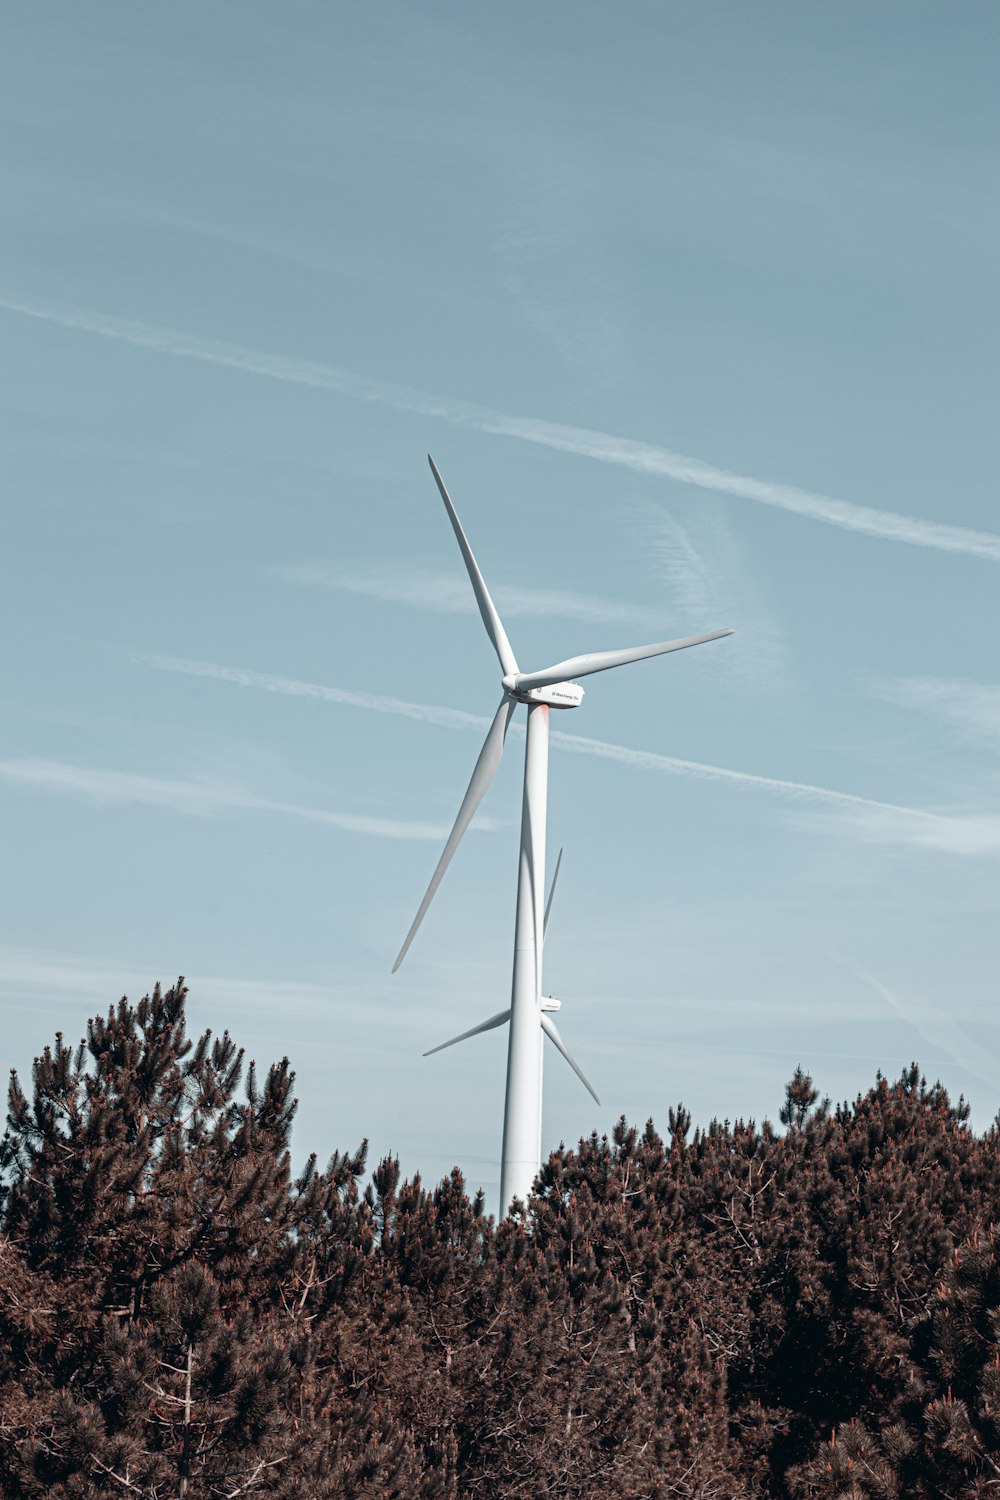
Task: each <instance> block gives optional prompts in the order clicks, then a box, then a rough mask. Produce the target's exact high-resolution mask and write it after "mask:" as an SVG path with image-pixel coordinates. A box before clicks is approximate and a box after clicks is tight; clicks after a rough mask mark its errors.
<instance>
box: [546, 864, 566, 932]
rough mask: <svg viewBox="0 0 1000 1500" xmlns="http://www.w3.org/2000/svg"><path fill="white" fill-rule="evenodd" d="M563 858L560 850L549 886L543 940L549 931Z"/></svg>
mask: <svg viewBox="0 0 1000 1500" xmlns="http://www.w3.org/2000/svg"><path fill="white" fill-rule="evenodd" d="M562 856H563V852H562V850H561V849H560V850H559V858H558V859H557V860H556V867H555V870H554V871H553V873H552V884H551V885H550V886H549V899H548V900H547V901H546V903H545V916H544V918H543V919H542V937H543V938H544V937H545V934H546V933H547V932H548V930H549V912H550V911H551V910H552V897H553V896H554V895H555V893H556V881H557V880H558V879H559V866H560V865H561V864H562Z"/></svg>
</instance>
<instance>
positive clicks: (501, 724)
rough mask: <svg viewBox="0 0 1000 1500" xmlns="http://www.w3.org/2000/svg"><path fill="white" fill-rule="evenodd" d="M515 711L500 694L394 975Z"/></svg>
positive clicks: (478, 798) (473, 808) (488, 775)
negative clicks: (498, 704)
mask: <svg viewBox="0 0 1000 1500" xmlns="http://www.w3.org/2000/svg"><path fill="white" fill-rule="evenodd" d="M516 707H517V700H516V699H514V698H511V697H510V696H509V695H508V694H507V693H504V695H503V697H502V698H501V700H500V707H499V708H498V709H497V711H496V716H495V717H494V720H493V723H492V724H491V725H490V727H489V730H488V732H487V735H486V739H485V741H484V742H483V748H482V749H481V750H480V752H479V759H478V760H477V761H476V768H475V770H474V771H473V773H472V780H471V781H470V782H469V788H468V791H467V792H466V794H465V797H464V798H463V800H462V805H461V807H460V808H459V809H458V817H457V818H456V819H455V826H454V828H453V829H452V830H451V833H450V834H449V835H448V842H447V843H446V844H445V846H444V853H443V854H442V855H441V858H440V859H439V860H438V864H437V869H436V870H435V871H434V874H433V875H432V876H431V883H430V885H429V886H428V887H427V894H426V895H425V896H424V899H423V901H421V903H420V910H419V911H418V912H417V915H416V916H415V917H414V919H413V926H412V927H411V928H410V930H409V932H408V933H407V934H406V942H405V943H404V944H403V946H402V948H400V950H399V957H398V958H397V959H396V962H395V963H394V964H393V966H392V972H393V973H394V974H395V972H396V970H397V969H398V968H399V966H400V964H401V963H402V962H403V959H404V958H405V957H406V950H407V948H409V946H410V944H411V943H412V942H413V939H414V937H415V936H416V932H417V928H418V927H419V926H420V924H421V922H422V921H423V920H424V913H425V912H426V910H427V908H428V907H429V906H430V904H431V900H432V899H433V896H434V892H435V891H436V890H437V888H438V886H439V885H440V884H441V880H442V877H443V876H444V872H445V870H447V868H448V866H449V864H450V863H451V857H452V855H453V854H454V852H455V850H456V849H457V848H458V846H459V844H460V842H461V839H462V834H463V833H464V832H465V830H466V829H467V828H468V826H469V824H470V823H471V822H472V819H473V817H474V815H475V811H476V808H477V807H478V806H479V804H480V802H482V800H483V797H484V796H485V795H486V789H487V787H488V786H489V784H490V782H491V781H492V780H493V778H494V776H495V775H496V770H497V766H498V765H499V764H500V757H501V755H502V754H503V742H504V739H505V738H506V735H507V726H508V725H509V723H510V717H511V714H512V713H513V712H514V709H515V708H516Z"/></svg>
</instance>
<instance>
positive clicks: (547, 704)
mask: <svg viewBox="0 0 1000 1500" xmlns="http://www.w3.org/2000/svg"><path fill="white" fill-rule="evenodd" d="M427 461H428V463H429V464H430V466H431V472H432V474H433V475H434V479H435V481H436V483H437V487H438V489H439V490H440V492H441V499H442V500H443V501H444V506H445V510H446V511H447V512H448V519H449V520H450V521H451V524H452V528H453V530H454V532H455V537H456V539H457V541H458V545H459V548H460V549H461V553H462V557H463V558H464V560H465V566H466V569H467V571H468V574H469V579H470V581H471V583H472V588H473V592H474V593H475V596H476V602H477V604H478V605H479V613H480V614H481V615H482V618H483V624H484V625H485V627H486V634H487V635H488V636H489V638H490V640H491V642H492V644H493V649H494V651H495V652H496V654H497V657H498V658H499V661H500V668H501V671H502V673H503V676H502V678H501V686H502V688H503V696H502V698H501V699H500V707H499V708H498V709H497V711H496V715H495V717H494V719H493V723H492V724H491V725H490V727H489V730H488V731H487V734H486V740H485V742H484V744H483V748H482V750H481V751H480V752H479V759H478V760H477V761H476V765H475V769H474V770H473V772H472V780H471V781H470V782H469V786H468V790H467V791H466V793H465V797H464V798H463V800H462V805H461V807H460V808H459V810H458V816H457V818H456V819H455V826H454V827H453V828H452V830H451V833H450V834H449V836H448V842H447V843H446V844H445V846H444V853H443V854H442V855H441V858H440V859H439V860H438V864H437V869H436V870H435V871H434V874H433V875H432V876H431V882H430V885H429V886H428V887H427V892H426V895H425V896H424V899H423V901H422V902H421V903H420V909H419V911H418V912H417V915H416V916H415V917H414V919H413V924H412V926H411V927H410V930H409V932H408V933H407V934H406V941H405V942H404V943H403V946H402V948H401V949H400V950H399V956H398V958H397V959H396V962H395V963H394V964H393V966H392V972H393V973H394V974H395V972H396V970H397V969H398V968H399V966H400V964H401V963H402V962H403V959H404V958H405V957H406V953H407V950H408V949H409V946H410V944H411V943H412V942H413V939H414V937H415V936H416V932H417V929H418V927H419V926H420V924H421V922H422V921H423V919H424V916H425V914H426V912H427V908H428V907H429V906H430V904H431V901H432V900H433V898H434V893H435V891H436V890H437V888H438V886H439V885H440V884H441V881H442V878H443V876H444V872H445V871H446V870H447V868H448V866H449V864H450V863H451V860H452V856H453V855H454V853H455V850H456V849H457V848H458V845H459V843H460V842H461V839H462V835H463V834H464V833H465V830H466V829H467V828H468V826H469V824H470V823H471V822H472V819H473V817H474V815H475V812H476V809H477V808H478V806H479V804H480V802H481V801H482V800H483V797H484V796H485V794H486V791H487V789H488V787H489V785H490V782H491V781H492V780H493V777H494V776H495V775H496V771H497V767H498V766H499V764H500V757H501V755H502V754H503V747H504V741H505V739H506V737H507V730H508V728H509V727H510V721H511V719H512V717H513V715H514V710H515V709H516V708H517V705H518V704H519V703H523V704H525V705H526V707H527V710H528V725H527V741H526V746H525V754H524V794H523V799H522V803H521V849H520V856H519V863H518V877H517V908H516V915H515V919H514V974H513V981H512V985H511V1001H510V1008H509V1010H505V1011H500V1012H499V1013H498V1014H497V1015H495V1016H491V1017H490V1018H489V1020H487V1021H484V1022H482V1023H481V1024H480V1025H479V1026H474V1027H472V1028H471V1030H469V1031H464V1032H462V1034H461V1035H460V1036H457V1037H452V1039H451V1040H450V1041H448V1042H445V1043H443V1046H445V1047H450V1046H452V1045H453V1044H454V1043H455V1042H461V1041H464V1040H465V1039H466V1037H470V1036H475V1035H477V1033H479V1032H481V1031H490V1030H492V1029H493V1028H494V1027H498V1026H502V1025H504V1024H505V1023H509V1025H510V1038H509V1042H508V1047H507V1089H506V1096H505V1100H504V1120H503V1148H502V1157H501V1167H500V1208H501V1213H503V1214H506V1213H507V1211H508V1209H509V1208H510V1205H511V1203H512V1202H513V1200H514V1199H515V1198H520V1199H521V1200H522V1201H523V1202H527V1199H528V1197H529V1195H530V1193H531V1188H532V1185H533V1184H534V1181H535V1178H536V1177H537V1176H538V1170H539V1167H540V1165H541V1117H542V1046H541V1044H542V1035H543V1034H545V1035H547V1036H549V1037H550V1038H551V1040H552V1041H553V1042H554V1043H555V1045H556V1047H557V1048H558V1049H559V1051H560V1052H561V1053H562V1054H563V1056H564V1057H565V1058H566V1061H567V1062H568V1063H569V1064H570V1066H571V1067H572V1068H573V1070H574V1072H575V1073H577V1074H578V1076H579V1077H580V1078H581V1080H582V1081H583V1083H584V1085H585V1086H586V1088H587V1089H588V1090H589V1091H590V1093H591V1094H593V1095H594V1098H595V1099H596V1098H597V1095H596V1094H594V1091H593V1089H591V1087H590V1084H589V1083H587V1080H586V1078H584V1076H583V1073H582V1072H581V1070H580V1068H579V1066H578V1065H577V1063H576V1061H575V1059H574V1058H573V1057H572V1055H571V1054H570V1052H569V1051H568V1049H567V1048H566V1046H565V1044H564V1043H563V1041H562V1038H561V1036H560V1035H559V1032H558V1030H557V1028H556V1026H555V1023H554V1022H553V1021H552V1018H551V1013H550V1012H551V1009H553V1008H556V1006H557V1002H553V1001H549V1000H547V998H546V997H544V996H543V995H542V949H543V944H544V938H545V927H546V924H547V920H548V915H549V911H550V909H551V904H552V894H554V891H555V879H553V883H552V892H550V894H549V900H548V903H546V905H545V907H544V909H543V900H544V891H545V821H546V808H547V802H548V772H549V710H550V709H553V708H557V709H568V708H579V706H580V704H581V703H582V702H583V688H582V687H579V686H578V685H577V684H576V683H575V682H571V681H569V679H570V678H572V677H588V676H590V675H592V674H593V673H594V672H605V671H607V670H608V669H609V668H610V667H623V666H625V665H626V664H627V663H629V662H633V661H643V660H645V658H646V657H649V656H663V655H665V654H666V653H667V652H668V651H682V650H684V648H685V647H687V646H700V645H702V643H703V642H705V641H715V640H718V639H720V637H722V636H725V635H732V633H733V632H732V631H731V630H710V631H708V632H706V633H705V634H703V635H689V636H684V637H683V638H682V639H681V640H677V641H658V642H657V643H656V644H654V645H651V646H630V647H626V648H625V649H624V650H622V651H592V652H588V653H587V654H586V655H584V656H571V657H569V658H567V660H566V661H560V662H556V663H555V665H554V666H551V667H545V668H543V669H542V670H541V671H540V672H522V671H521V669H520V667H519V666H518V664H517V659H516V658H515V656H514V652H513V651H512V649H511V644H510V641H509V640H508V639H507V634H506V631H505V630H504V628H503V624H502V622H501V620H500V616H499V615H498V614H497V611H496V607H495V605H494V603H493V600H492V599H491V598H490V595H489V590H488V589H487V587H486V584H485V582H484V581H483V575H482V573H480V571H479V566H478V564H477V563H476V559H475V558H474V557H473V555H472V548H471V547H470V546H469V543H468V540H467V538H466V535H465V532H464V531H463V530H462V523H461V522H460V521H459V519H458V515H457V513H456V511H455V507H454V505H452V503H451V497H450V496H449V494H448V491H447V490H446V489H445V486H444V480H443V479H442V478H441V475H440V474H439V473H438V468H437V465H436V464H435V462H434V460H433V458H431V456H430V454H428V455H427ZM556 875H558V865H557V867H556ZM546 1006H548V1007H549V1009H546ZM441 1050H442V1049H441V1048H440V1047H435V1048H433V1049H432V1051H435V1052H438V1051H441ZM428 1055H429V1054H428Z"/></svg>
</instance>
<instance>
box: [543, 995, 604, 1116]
mask: <svg viewBox="0 0 1000 1500" xmlns="http://www.w3.org/2000/svg"><path fill="white" fill-rule="evenodd" d="M542 1030H543V1031H544V1032H545V1035H546V1036H547V1037H548V1038H549V1039H550V1041H552V1042H554V1043H555V1045H556V1046H557V1047H558V1048H559V1051H560V1052H561V1053H562V1055H563V1057H564V1058H565V1059H566V1061H567V1062H568V1063H569V1065H570V1067H571V1068H572V1069H573V1072H574V1073H575V1074H576V1076H577V1078H579V1080H580V1082H581V1083H582V1084H583V1086H584V1088H585V1089H586V1090H587V1093H588V1094H589V1095H590V1097H591V1098H592V1099H593V1101H594V1103H595V1104H600V1102H601V1101H600V1099H598V1097H597V1095H596V1094H595V1093H594V1090H593V1089H592V1088H591V1086H590V1084H589V1083H588V1082H587V1078H586V1074H585V1073H584V1071H583V1069H582V1068H581V1067H580V1064H579V1063H578V1062H577V1060H576V1058H575V1057H574V1056H573V1054H572V1052H571V1051H570V1050H569V1048H568V1047H567V1045H566V1043H565V1042H564V1041H563V1039H562V1037H561V1036H560V1035H559V1032H558V1030H557V1028H556V1023H555V1021H553V1019H552V1017H551V1016H549V1015H548V1014H546V1012H545V1011H544V1010H543V1011H542Z"/></svg>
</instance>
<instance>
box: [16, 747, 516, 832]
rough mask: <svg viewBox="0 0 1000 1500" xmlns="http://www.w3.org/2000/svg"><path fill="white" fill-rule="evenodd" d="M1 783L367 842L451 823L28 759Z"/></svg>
mask: <svg viewBox="0 0 1000 1500" xmlns="http://www.w3.org/2000/svg"><path fill="white" fill-rule="evenodd" d="M0 781H7V782H10V783H14V784H17V785H19V786H23V787H27V788H30V789H31V790H33V791H36V792H48V793H50V794H59V795H63V796H71V797H84V798H88V799H89V800H90V801H93V802H103V803H108V804H122V803H133V804H141V805H144V806H146V807H158V808H163V809H166V810H168V811H170V812H176V813H183V814H186V815H188V816H192V817H215V816H218V815H219V814H222V813H226V812H233V811H244V812H261V813H276V814H279V815H281V816H283V817H294V818H305V819H307V820H308V821H309V822H312V823H324V824H326V825H327V826H328V827H331V828H339V829H341V830H342V831H343V832H345V833H357V834H363V835H366V836H368V837H370V838H381V839H428V840H433V841H434V842H439V841H440V840H442V839H445V838H447V836H448V830H449V828H450V824H445V823H421V822H413V821H410V820H407V819H401V818H371V817H365V816H362V815H360V814H356V813H339V812H330V811H328V810H327V809H326V808H321V807H304V806H302V805H301V804H299V803H294V802H279V801H274V800H273V799H271V798H269V797H258V796H256V795H255V794H254V793H253V792H250V791H247V790H246V789H244V788H242V787H238V786H232V785H229V784H228V783H226V782H222V781H216V780H212V779H211V778H204V779H198V780H190V781H182V780H170V779H166V778H163V777H158V776H143V775H139V774H137V773H135V772H132V771H118V770H103V769H100V768H97V767H92V766H75V765H69V764H66V763H65V762H63V761H53V760H41V759H35V758H31V757H24V758H21V759H10V760H0ZM500 826H502V825H501V824H499V823H497V822H496V821H495V820H494V819H490V818H482V817H480V818H478V819H477V820H476V822H475V823H474V824H473V827H474V828H476V827H478V829H479V831H480V832H492V831H493V830H495V829H496V828H498V827H500Z"/></svg>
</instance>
